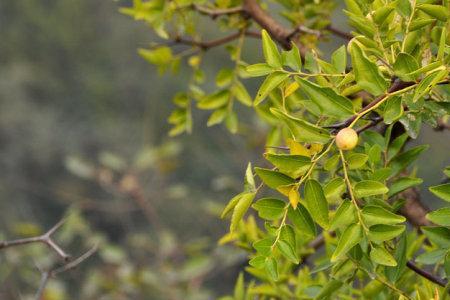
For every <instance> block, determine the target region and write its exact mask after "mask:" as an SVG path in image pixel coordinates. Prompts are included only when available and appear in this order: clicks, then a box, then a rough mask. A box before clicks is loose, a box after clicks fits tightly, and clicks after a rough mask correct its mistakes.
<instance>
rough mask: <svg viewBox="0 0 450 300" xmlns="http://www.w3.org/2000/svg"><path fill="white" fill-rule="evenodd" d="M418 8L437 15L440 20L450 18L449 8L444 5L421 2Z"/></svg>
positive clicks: (433, 15)
mask: <svg viewBox="0 0 450 300" xmlns="http://www.w3.org/2000/svg"><path fill="white" fill-rule="evenodd" d="M417 8H418V9H420V10H421V11H423V12H424V13H426V14H428V15H430V16H432V17H435V18H436V19H438V20H439V21H442V22H445V21H447V18H448V8H446V7H445V6H442V5H434V4H420V5H418V6H417Z"/></svg>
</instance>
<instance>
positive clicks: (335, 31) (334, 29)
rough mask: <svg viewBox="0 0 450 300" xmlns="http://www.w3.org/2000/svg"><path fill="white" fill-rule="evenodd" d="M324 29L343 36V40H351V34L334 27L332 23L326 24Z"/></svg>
mask: <svg viewBox="0 0 450 300" xmlns="http://www.w3.org/2000/svg"><path fill="white" fill-rule="evenodd" d="M326 29H327V30H328V31H329V32H331V33H333V34H334V35H336V36H338V37H341V38H343V39H344V40H347V41H349V40H351V39H352V38H353V36H352V35H351V34H350V33H348V32H345V31H342V30H340V29H338V28H336V27H334V26H333V25H328V26H327V27H326Z"/></svg>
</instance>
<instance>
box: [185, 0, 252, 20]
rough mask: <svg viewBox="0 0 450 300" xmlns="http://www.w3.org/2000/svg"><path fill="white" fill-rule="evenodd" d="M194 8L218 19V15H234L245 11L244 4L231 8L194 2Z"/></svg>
mask: <svg viewBox="0 0 450 300" xmlns="http://www.w3.org/2000/svg"><path fill="white" fill-rule="evenodd" d="M192 9H194V10H196V11H198V12H199V13H201V14H203V15H207V16H210V17H211V18H212V19H216V18H217V17H220V16H224V15H233V14H238V13H242V12H244V10H243V8H242V6H236V7H230V8H215V9H212V8H209V7H206V6H202V5H199V4H195V3H194V4H192Z"/></svg>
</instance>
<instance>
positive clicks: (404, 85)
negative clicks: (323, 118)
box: [324, 79, 415, 129]
mask: <svg viewBox="0 0 450 300" xmlns="http://www.w3.org/2000/svg"><path fill="white" fill-rule="evenodd" d="M414 84H415V82H404V81H401V80H399V79H395V80H394V83H393V84H392V85H391V87H390V88H389V89H388V91H387V93H386V94H384V95H381V96H379V97H377V98H376V99H375V100H373V101H372V102H370V103H369V104H367V105H366V106H364V107H363V108H362V109H361V111H360V112H359V114H363V113H365V112H367V111H369V110H371V109H372V108H373V107H374V106H375V105H377V104H378V103H379V102H380V101H383V100H384V99H386V97H387V96H389V94H390V93H394V92H397V91H399V90H402V89H404V88H407V87H410V86H412V85H414ZM357 117H358V114H355V115H353V116H351V117H350V118H348V119H347V120H345V121H343V122H340V123H335V124H332V125H328V126H324V127H325V128H333V129H340V128H344V127H347V126H349V125H350V124H352V123H353V121H355V120H356V118H357Z"/></svg>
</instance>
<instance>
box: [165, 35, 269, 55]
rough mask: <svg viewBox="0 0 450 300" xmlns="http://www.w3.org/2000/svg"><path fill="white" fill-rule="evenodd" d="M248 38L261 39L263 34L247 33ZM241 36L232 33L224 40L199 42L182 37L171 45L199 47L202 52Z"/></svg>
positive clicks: (177, 38)
mask: <svg viewBox="0 0 450 300" xmlns="http://www.w3.org/2000/svg"><path fill="white" fill-rule="evenodd" d="M244 34H245V35H246V36H248V37H253V38H260V37H261V34H260V33H258V32H254V31H249V30H248V31H245V33H244ZM240 36H241V32H239V31H238V32H235V33H232V34H230V35H227V36H224V37H222V38H218V39H215V40H210V41H197V40H191V39H186V38H182V37H175V38H173V40H172V41H171V42H170V43H171V44H184V45H188V46H193V47H197V48H200V49H202V50H205V51H206V50H209V49H211V48H214V47H218V46H221V45H224V44H227V43H229V42H232V41H234V40H236V39H238V38H239V37H240Z"/></svg>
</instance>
